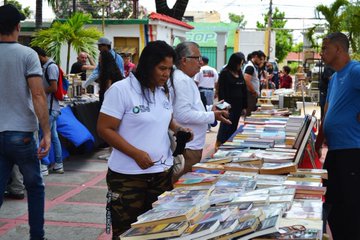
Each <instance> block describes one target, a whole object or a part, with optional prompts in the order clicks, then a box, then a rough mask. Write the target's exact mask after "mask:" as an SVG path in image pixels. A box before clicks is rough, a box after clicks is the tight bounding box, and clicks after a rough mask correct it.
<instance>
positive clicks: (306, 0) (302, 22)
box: [18, 0, 334, 41]
mask: <svg viewBox="0 0 360 240" xmlns="http://www.w3.org/2000/svg"><path fill="white" fill-rule="evenodd" d="M18 1H19V2H20V3H22V5H23V7H26V6H30V8H31V10H32V11H33V12H35V0H18ZM175 1H176V0H168V1H167V2H168V5H169V7H172V6H173V5H174V3H175ZM333 2H334V0H321V1H319V0H317V1H316V0H315V1H314V0H301V1H295V0H291V1H290V0H273V8H274V9H275V7H277V8H279V10H280V11H281V12H285V17H289V18H299V19H296V20H295V19H294V20H292V19H288V22H287V24H286V26H285V27H286V28H294V29H303V28H308V27H311V26H313V24H315V23H320V21H319V20H309V19H307V18H313V17H315V7H316V6H318V5H320V4H324V5H327V6H329V5H330V4H331V3H333ZM269 3H270V0H251V1H249V0H246V1H245V0H189V3H188V6H187V10H189V11H198V10H199V9H201V11H214V10H215V11H217V12H219V13H220V14H221V20H222V21H224V22H227V21H228V14H229V12H232V13H235V14H244V15H245V20H246V21H247V25H246V27H247V28H255V27H256V21H259V20H260V21H261V22H262V21H263V19H264V17H263V16H262V14H265V13H267V12H268V11H269ZM139 4H140V5H142V6H144V7H146V8H147V9H148V11H149V13H150V12H152V11H155V0H139ZM43 8H44V9H43V10H44V11H43V18H44V19H51V18H53V16H54V14H53V13H52V11H51V9H50V7H48V3H47V1H45V0H44V1H43ZM297 32H298V33H297V34H295V35H294V38H295V39H294V40H295V41H299V40H300V39H296V38H300V34H299V32H300V30H299V31H297Z"/></svg>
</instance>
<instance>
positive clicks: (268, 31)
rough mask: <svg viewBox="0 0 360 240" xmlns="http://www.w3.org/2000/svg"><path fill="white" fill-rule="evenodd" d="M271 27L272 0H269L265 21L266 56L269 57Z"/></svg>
mask: <svg viewBox="0 0 360 240" xmlns="http://www.w3.org/2000/svg"><path fill="white" fill-rule="evenodd" d="M271 27H272V0H270V6H269V13H268V23H267V30H266V31H267V35H268V39H267V40H268V41H267V45H268V47H267V53H266V54H267V57H268V58H270V52H271Z"/></svg>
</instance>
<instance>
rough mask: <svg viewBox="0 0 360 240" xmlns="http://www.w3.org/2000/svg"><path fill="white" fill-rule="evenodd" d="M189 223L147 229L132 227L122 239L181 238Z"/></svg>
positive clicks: (162, 225)
mask: <svg viewBox="0 0 360 240" xmlns="http://www.w3.org/2000/svg"><path fill="white" fill-rule="evenodd" d="M188 226H189V223H188V222H186V221H183V222H175V223H164V224H158V225H151V226H146V227H132V228H130V229H129V230H127V231H126V232H124V233H123V234H122V235H121V236H120V239H122V240H140V239H159V238H167V237H177V236H180V235H181V234H182V233H183V232H184V231H185V229H186V228H188Z"/></svg>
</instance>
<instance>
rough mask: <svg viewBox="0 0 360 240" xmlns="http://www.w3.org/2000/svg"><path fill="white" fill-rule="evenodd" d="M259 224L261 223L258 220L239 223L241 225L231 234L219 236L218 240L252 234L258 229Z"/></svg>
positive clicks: (253, 219) (251, 219) (252, 219)
mask: <svg viewBox="0 0 360 240" xmlns="http://www.w3.org/2000/svg"><path fill="white" fill-rule="evenodd" d="M259 222H260V221H259V219H258V218H250V219H248V220H245V221H243V222H239V224H238V225H237V226H236V227H235V229H234V230H233V231H232V232H231V233H228V234H225V235H222V236H219V237H218V238H217V239H218V240H225V239H233V238H237V237H241V236H244V235H246V234H249V233H252V232H254V231H255V230H256V229H257V228H258V226H259Z"/></svg>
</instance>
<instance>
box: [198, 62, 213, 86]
mask: <svg viewBox="0 0 360 240" xmlns="http://www.w3.org/2000/svg"><path fill="white" fill-rule="evenodd" d="M218 78H219V75H218V73H217V71H216V69H215V68H213V67H210V66H209V65H205V66H202V67H201V69H200V72H198V73H197V74H196V75H195V77H194V80H195V82H197V83H198V87H204V88H214V87H215V83H216V82H217V80H218Z"/></svg>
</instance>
